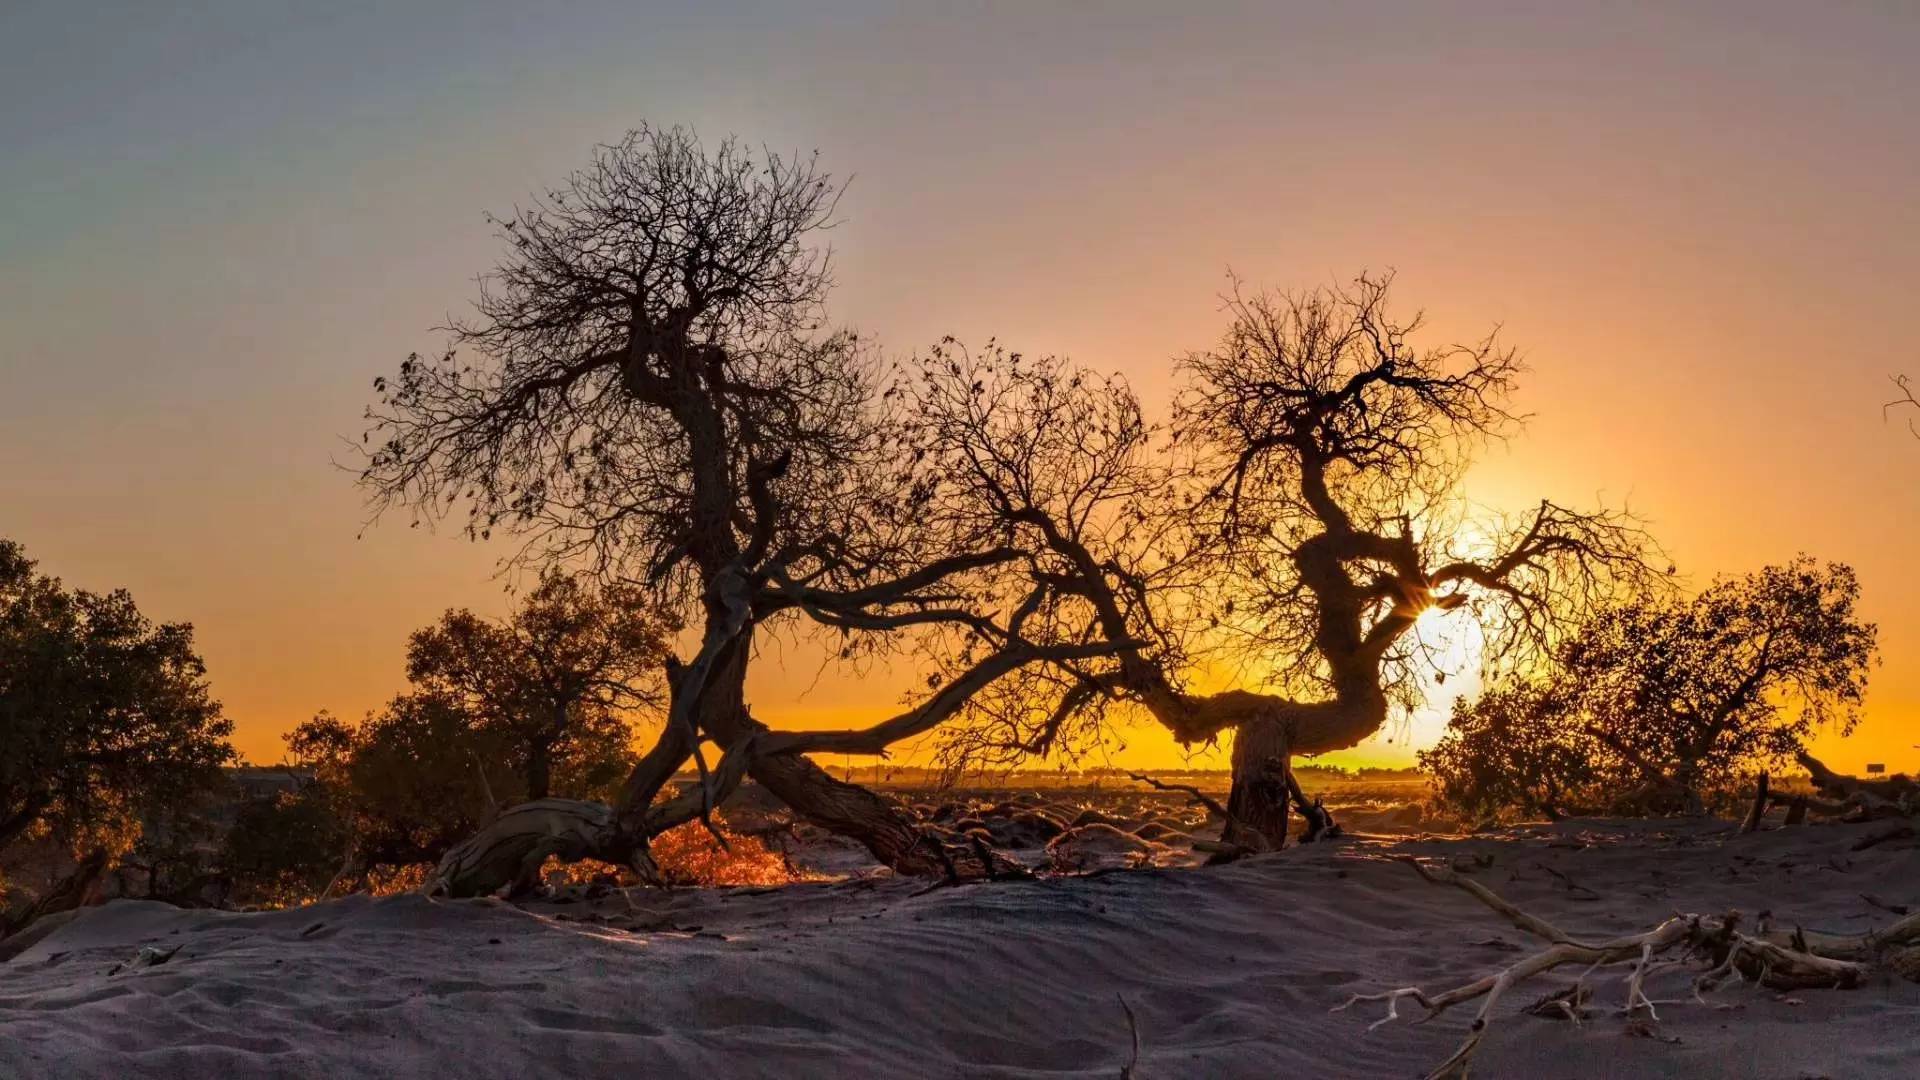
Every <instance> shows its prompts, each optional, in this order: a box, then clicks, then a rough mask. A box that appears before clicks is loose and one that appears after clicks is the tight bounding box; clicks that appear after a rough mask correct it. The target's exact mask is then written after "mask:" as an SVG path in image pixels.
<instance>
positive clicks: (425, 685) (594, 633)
mask: <svg viewBox="0 0 1920 1080" xmlns="http://www.w3.org/2000/svg"><path fill="white" fill-rule="evenodd" d="M672 631H673V627H672V626H671V625H670V624H668V623H667V622H665V621H664V620H663V619H661V618H660V617H659V616H657V615H655V614H653V612H652V610H651V608H650V607H649V606H648V603H647V598H646V597H645V595H643V593H642V592H641V590H639V589H635V588H633V587H631V586H626V585H620V584H614V585H610V586H607V587H606V588H604V589H601V590H596V589H593V588H591V587H589V586H588V585H586V584H585V583H583V582H581V581H580V580H579V579H578V578H575V577H571V576H568V575H565V574H561V573H559V572H557V571H552V572H548V573H545V574H543V575H541V578H540V581H539V584H538V585H537V586H536V587H535V588H534V589H533V591H532V592H530V593H529V594H528V595H527V596H526V598H525V600H524V601H522V603H521V604H520V605H519V607H518V608H516V609H515V611H514V612H513V614H512V615H511V616H509V617H508V618H507V619H506V620H504V621H500V622H494V621H490V620H487V619H482V618H481V617H479V616H477V615H475V614H473V613H472V612H470V611H449V612H447V613H446V615H444V616H443V617H442V618H441V619H440V621H439V622H438V623H436V624H434V625H433V626H430V627H427V628H425V629H423V630H419V631H416V632H415V633H414V635H413V638H412V640H411V641H410V642H409V643H408V647H407V677H408V678H409V679H411V680H412V681H413V682H414V684H415V685H417V686H419V687H420V688H421V689H423V690H425V691H427V692H428V693H430V694H432V695H435V696H436V697H441V698H445V699H448V700H455V701H458V702H460V703H461V704H462V706H463V707H464V708H465V709H466V710H467V711H468V712H469V713H470V714H471V715H472V716H473V717H474V720H475V722H476V725H477V726H481V727H485V728H488V729H491V730H494V731H497V732H498V733H500V734H501V735H503V736H505V737H506V738H507V740H508V741H509V742H510V743H511V744H512V745H513V758H514V760H515V761H516V762H517V764H518V767H519V769H520V773H521V777H522V779H523V784H522V791H523V792H524V794H525V796H526V797H527V798H529V799H544V798H546V797H547V796H548V795H550V794H552V792H553V773H554V768H555V762H556V759H557V760H559V762H560V767H561V768H562V769H564V770H566V771H568V772H570V773H572V774H573V781H574V782H573V784H571V785H568V788H569V790H567V791H566V793H567V794H570V795H581V794H585V793H587V792H588V791H591V790H599V789H604V788H606V787H608V786H609V785H610V784H611V783H614V782H617V781H618V780H619V779H620V776H619V775H608V774H607V770H608V769H619V770H621V772H622V773H624V768H623V766H627V765H630V764H631V762H630V761H629V760H628V758H629V757H630V755H629V754H627V753H626V748H627V746H628V745H629V744H631V742H632V740H633V730H632V726H631V724H630V723H629V721H628V718H627V714H628V713H630V712H631V711H632V710H635V709H639V708H642V707H655V706H658V705H660V704H662V703H663V702H664V700H665V693H664V686H665V681H666V680H665V664H666V659H667V657H668V655H669V652H668V641H667V638H668V636H669V635H670V634H671V633H672Z"/></svg>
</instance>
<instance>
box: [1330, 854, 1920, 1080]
mask: <svg viewBox="0 0 1920 1080" xmlns="http://www.w3.org/2000/svg"><path fill="white" fill-rule="evenodd" d="M1396 861H1399V862H1404V863H1406V864H1407V865H1409V866H1411V867H1413V869H1414V870H1415V871H1416V872H1418V873H1419V874H1420V876H1421V877H1422V878H1424V879H1426V880H1427V881H1429V882H1432V883H1433V884H1436V885H1452V886H1454V887H1456V888H1458V889H1461V890H1462V891H1464V892H1466V893H1468V894H1469V895H1471V896H1473V897H1474V898H1475V899H1477V900H1479V901H1480V902H1481V903H1483V904H1485V905H1487V906H1488V907H1489V908H1492V909H1493V910H1494V911H1496V912H1498V913H1499V914H1500V915H1502V916H1503V917H1505V918H1506V919H1507V921H1508V922H1510V923H1512V924H1513V925H1514V927H1516V928H1517V929H1519V930H1521V931H1523V932H1525V933H1527V934H1531V935H1532V936H1534V937H1537V938H1540V939H1541V940H1543V941H1545V942H1547V943H1548V947H1547V948H1545V949H1543V950H1541V951H1539V952H1536V953H1533V954H1531V955H1529V956H1526V957H1524V958H1522V959H1520V960H1518V961H1516V962H1514V963H1513V964H1511V965H1508V966H1507V967H1505V968H1502V969H1500V970H1499V971H1496V972H1494V973H1492V974H1490V975H1487V976H1484V977H1482V978H1480V979H1477V980H1475V981H1473V982H1470V983H1467V984H1465V985H1462V986H1458V987H1455V988H1453V989H1451V990H1447V991H1444V992H1440V993H1434V994H1429V993H1427V992H1426V991H1424V990H1422V989H1421V988H1419V987H1417V986H1408V987H1401V988H1399V989H1394V990H1387V991H1383V992H1381V993H1377V994H1355V995H1353V996H1352V997H1350V998H1348V999H1347V1000H1346V1001H1345V1002H1344V1003H1342V1004H1340V1005H1337V1006H1335V1007H1334V1008H1333V1010H1332V1011H1334V1012H1341V1011H1343V1010H1346V1009H1348V1008H1351V1007H1352V1006H1354V1005H1358V1004H1361V1003H1364V1002H1376V1001H1384V1002H1386V1004H1387V1015H1386V1016H1385V1017H1383V1018H1381V1019H1379V1020H1377V1021H1375V1022H1374V1023H1372V1024H1371V1025H1369V1026H1368V1028H1367V1030H1368V1031H1373V1030H1374V1029H1376V1028H1379V1027H1381V1026H1382V1025H1384V1024H1387V1023H1391V1022H1392V1021H1394V1020H1397V1019H1399V1018H1400V1012H1399V1006H1400V1002H1401V1001H1403V1000H1412V1001H1414V1002H1416V1003H1417V1004H1419V1005H1420V1006H1421V1007H1423V1008H1424V1009H1426V1014H1425V1015H1424V1016H1421V1017H1419V1018H1418V1019H1416V1020H1415V1021H1414V1023H1424V1022H1425V1021H1427V1020H1431V1019H1433V1018H1434V1017H1436V1016H1438V1015H1440V1014H1441V1013H1443V1012H1445V1011H1446V1010H1447V1009H1449V1008H1451V1007H1453V1006H1455V1005H1458V1004H1461V1003H1463V1002H1467V1001H1472V1000H1474V999H1476V998H1478V999H1483V1000H1482V1001H1481V1004H1480V1011H1479V1012H1478V1013H1476V1014H1475V1016H1474V1019H1473V1023H1472V1025H1471V1026H1470V1027H1469V1029H1468V1033H1467V1038H1466V1040H1465V1041H1464V1042H1462V1043H1461V1044H1460V1046H1459V1048H1458V1049H1456V1050H1455V1051H1454V1052H1453V1055H1452V1056H1451V1057H1449V1058H1447V1060H1446V1061H1444V1062H1442V1063H1441V1064H1440V1065H1439V1067H1438V1068H1436V1069H1434V1070H1433V1071H1432V1072H1431V1073H1429V1074H1428V1080H1440V1078H1443V1077H1464V1076H1465V1075H1466V1070H1467V1065H1468V1064H1469V1062H1471V1060H1472V1058H1473V1052H1474V1050H1475V1049H1476V1048H1477V1047H1478V1046H1479V1045H1480V1041H1481V1039H1483V1038H1484V1037H1485V1036H1486V1033H1487V1029H1488V1026H1489V1024H1490V1022H1491V1019H1492V1014H1493V1007H1494V1005H1495V1003H1496V1002H1498V1001H1499V999H1500V998H1501V996H1502V995H1503V994H1505V992H1506V991H1508V990H1510V989H1512V988H1513V987H1515V986H1517V985H1519V984H1520V983H1522V982H1525V981H1527V980H1528V979H1531V978H1533V977H1534V976H1536V975H1540V974H1542V973H1544V972H1547V971H1551V970H1553V969H1554V968H1557V967H1561V966H1563V965H1566V964H1585V965H1587V968H1586V970H1585V972H1583V973H1582V974H1581V976H1580V978H1579V980H1578V981H1576V983H1575V985H1574V987H1573V989H1572V990H1571V991H1566V992H1563V993H1560V994H1555V995H1551V996H1550V997H1548V998H1546V999H1542V1001H1540V1002H1536V1003H1535V1005H1534V1007H1533V1008H1535V1009H1537V1010H1539V1011H1541V1012H1542V1014H1548V1012H1549V1011H1550V1012H1551V1013H1552V1014H1560V1015H1565V1016H1567V1017H1568V1018H1569V1019H1572V1020H1576V1021H1577V1020H1579V1019H1580V1017H1581V1015H1582V1010H1583V1006H1584V1003H1585V1002H1586V1001H1587V1000H1588V999H1589V996H1590V995H1589V994H1588V993H1587V991H1586V978H1587V976H1588V975H1591V974H1592V973H1593V972H1594V971H1595V970H1598V969H1599V968H1602V967H1609V966H1614V965H1620V964H1631V965H1632V968H1631V971H1630V973H1629V975H1628V978H1627V985H1626V1000H1625V1002H1624V1003H1623V1005H1622V1007H1621V1009H1620V1011H1621V1012H1622V1013H1624V1014H1626V1015H1627V1016H1628V1017H1630V1018H1632V1019H1633V1020H1634V1021H1635V1022H1636V1023H1641V1024H1645V1023H1651V1022H1657V1021H1658V1020H1659V1013H1658V1012H1657V1011H1656V1006H1658V1005H1660V1004H1675V1003H1674V1002H1656V1001H1654V1000H1652V999H1651V998H1649V997H1648V996H1647V993H1646V978H1647V976H1648V974H1649V973H1651V972H1652V971H1654V970H1656V969H1657V968H1664V967H1670V966H1673V965H1674V964H1679V963H1685V962H1686V961H1687V960H1689V959H1692V960H1696V961H1698V962H1699V963H1700V965H1701V967H1702V969H1703V970H1702V971H1701V972H1700V973H1699V974H1698V975H1697V977H1696V978H1695V979H1694V983H1693V997H1694V999H1695V1000H1702V1001H1703V1000H1704V998H1702V997H1701V994H1703V993H1704V992H1706V991H1708V990H1711V989H1713V988H1714V987H1715V986H1718V985H1719V984H1720V983H1722V982H1724V981H1725V980H1727V979H1729V978H1732V979H1735V980H1747V981H1752V982H1755V983H1758V984H1760V985H1763V986H1768V987H1772V988H1774V989H1780V990H1795V989H1806V988H1813V987H1832V988H1842V989H1844V988H1850V987H1855V986H1858V985H1860V984H1861V982H1862V981H1864V980H1865V979H1866V977H1867V975H1868V973H1869V972H1870V971H1871V970H1872V969H1873V966H1874V965H1875V964H1878V963H1881V962H1883V961H1884V962H1887V963H1889V965H1890V966H1892V967H1894V968H1895V969H1897V970H1904V969H1903V968H1902V967H1901V965H1902V964H1903V963H1904V962H1905V961H1906V960H1907V959H1908V958H1910V956H1911V954H1912V953H1913V952H1914V948H1913V946H1914V944H1915V943H1916V942H1920V915H1912V916H1908V917H1906V918H1903V919H1901V920H1900V921H1898V922H1896V923H1894V924H1893V925H1892V926H1889V927H1887V928H1886V929H1884V930H1880V931H1877V932H1874V933H1868V934H1859V935H1837V934H1820V933H1811V932H1806V931H1802V930H1799V929H1798V928H1796V929H1794V930H1791V931H1783V930H1776V929H1773V928H1771V927H1768V926H1766V925H1762V926H1761V927H1760V928H1759V929H1758V931H1757V932H1756V933H1754V934H1747V933H1744V932H1742V930H1741V929H1740V924H1741V916H1740V913H1739V912H1728V913H1726V914H1724V915H1719V916H1706V915H1691V914H1677V915H1675V916H1673V917H1672V918H1670V919H1668V920H1666V921H1665V922H1662V923H1661V924H1660V925H1658V926H1656V927H1654V928H1653V929H1651V930H1648V931H1646V932H1644V933H1640V934H1632V935H1628V936H1626V937H1620V938H1614V939H1611V940H1608V941H1599V942H1583V941H1579V940H1576V939H1575V938H1574V937H1573V936H1572V935H1570V934H1568V933H1567V932H1566V931H1564V930H1562V929H1560V928H1559V927H1558V926H1555V925H1554V924H1553V923H1550V922H1548V921H1546V920H1545V919H1542V918H1540V917H1539V916H1537V915H1533V914H1531V913H1529V912H1526V911H1524V910H1522V909H1520V908H1518V907H1515V906H1514V905H1513V904H1511V903H1508V902H1507V901H1506V900H1504V899H1502V898H1501V897H1500V896H1499V895H1497V894H1495V893H1494V892H1493V891H1492V890H1491V889H1488V888H1487V887H1486V886H1484V885H1481V884H1480V883H1479V882H1477V881H1474V880H1472V879H1470V878H1466V877H1462V876H1460V875H1458V874H1455V873H1454V872H1453V871H1452V870H1450V869H1447V868H1445V867H1436V866H1429V865H1426V864H1424V863H1421V862H1419V861H1418V860H1416V859H1414V858H1413V857H1411V856H1401V857H1399V858H1398V859H1397V860H1396ZM1676 949H1678V950H1681V951H1682V952H1683V956H1682V958H1681V959H1679V960H1675V961H1665V960H1659V958H1661V957H1664V956H1665V955H1666V954H1668V953H1671V952H1673V951H1674V950H1676ZM1896 950H1898V951H1896ZM1657 961H1658V962H1657Z"/></svg>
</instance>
